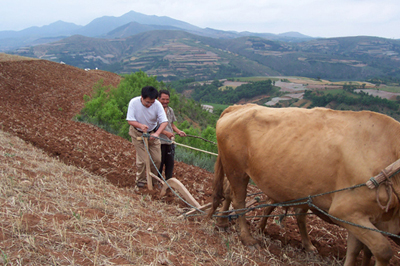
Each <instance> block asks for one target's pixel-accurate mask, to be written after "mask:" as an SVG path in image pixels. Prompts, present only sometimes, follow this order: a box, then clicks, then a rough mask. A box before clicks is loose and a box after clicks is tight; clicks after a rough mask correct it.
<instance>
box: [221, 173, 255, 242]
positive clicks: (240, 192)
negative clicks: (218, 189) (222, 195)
mask: <svg viewBox="0 0 400 266" xmlns="http://www.w3.org/2000/svg"><path fill="white" fill-rule="evenodd" d="M232 176H233V175H232ZM232 176H230V175H228V174H227V177H228V179H229V183H230V186H231V190H232V194H231V195H232V204H233V207H234V208H235V209H237V210H241V209H244V208H246V195H247V185H248V183H249V180H250V177H249V176H248V175H247V174H243V175H242V176H238V175H237V174H236V175H235V176H234V177H233V178H232ZM236 213H237V214H238V215H239V218H238V224H239V228H240V240H241V241H242V243H243V244H244V245H246V246H252V245H256V244H258V243H259V241H257V240H256V239H254V238H253V237H252V236H251V234H250V231H249V228H248V226H247V221H246V216H245V211H237V212H236Z"/></svg>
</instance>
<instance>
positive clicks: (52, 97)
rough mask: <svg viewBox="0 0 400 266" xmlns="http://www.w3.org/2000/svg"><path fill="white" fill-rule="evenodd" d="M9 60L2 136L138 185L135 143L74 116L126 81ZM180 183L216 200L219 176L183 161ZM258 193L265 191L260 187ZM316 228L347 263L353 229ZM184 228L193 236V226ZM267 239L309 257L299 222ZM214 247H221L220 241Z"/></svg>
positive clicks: (320, 242) (1, 98) (4, 66)
mask: <svg viewBox="0 0 400 266" xmlns="http://www.w3.org/2000/svg"><path fill="white" fill-rule="evenodd" d="M2 56H3V57H2ZM2 56H1V54H0V92H1V94H0V129H1V130H2V131H5V132H8V133H11V134H12V135H14V136H17V137H19V138H21V139H23V140H24V141H25V142H27V143H31V144H32V145H34V146H35V147H37V148H40V149H41V150H43V151H45V153H47V154H48V155H50V156H52V157H55V158H58V159H59V160H61V161H62V162H63V163H65V164H67V165H74V166H77V167H79V168H84V169H86V170H87V171H89V172H91V173H93V174H95V175H99V176H102V177H105V178H106V179H107V180H108V182H109V183H111V184H112V185H114V186H115V187H117V188H126V187H133V186H134V176H135V170H136V169H135V166H134V161H135V152H134V146H133V145H132V144H131V142H130V141H128V140H125V139H123V138H121V137H118V136H115V135H112V134H110V133H108V132H106V131H104V130H102V129H100V128H97V127H95V126H92V125H89V124H85V123H80V122H76V121H73V117H74V116H75V115H76V114H78V113H79V112H80V110H81V108H82V107H83V106H84V101H83V96H84V95H85V94H86V95H90V94H91V91H92V88H93V85H94V84H95V83H96V82H98V81H99V80H100V79H102V80H103V81H104V84H106V85H113V86H117V85H118V84H119V82H120V80H121V77H120V76H118V75H116V74H114V73H110V72H105V71H101V70H90V71H84V70H82V69H78V68H75V67H72V66H69V65H65V64H58V63H54V62H50V61H45V60H20V59H22V58H18V57H13V56H5V55H2ZM174 177H176V178H177V179H179V180H180V181H181V182H182V183H183V184H184V185H185V186H186V188H187V189H188V190H189V191H190V192H191V193H192V195H193V196H194V197H195V198H196V199H197V200H198V202H199V203H200V204H206V203H208V202H210V196H211V182H212V178H213V174H212V173H210V172H207V171H205V170H203V169H200V168H197V167H194V166H190V165H186V164H184V163H182V162H176V165H175V169H174ZM252 191H257V189H256V188H252ZM146 194H151V195H152V197H153V199H154V200H160V201H164V202H166V203H167V204H172V205H173V204H174V205H179V206H181V207H182V208H185V207H187V206H186V205H185V204H184V203H183V202H182V201H180V200H179V199H178V198H177V197H176V196H174V195H173V194H172V193H168V194H167V196H164V197H161V196H159V191H158V190H154V191H148V190H147V189H140V190H136V194H133V195H132V197H138V198H139V197H140V196H141V195H146ZM278 213H282V210H278ZM27 219H29V218H27ZM190 219H191V218H190ZM190 219H189V221H191V220H190ZM258 219H259V218H253V219H249V224H250V226H251V230H252V232H254V231H255V230H256V225H257V222H258ZM204 222H208V221H204ZM232 223H233V224H234V223H235V221H232ZM308 225H309V226H308V229H309V234H310V236H311V240H312V243H313V244H314V245H315V247H316V248H317V250H318V254H319V255H320V256H321V257H323V258H331V259H332V260H333V261H339V262H340V261H344V257H345V253H346V237H347V233H346V232H345V230H343V229H341V228H339V227H337V226H335V225H331V224H328V223H325V222H323V221H321V220H320V219H318V218H316V217H315V216H313V215H310V216H308ZM177 230H178V229H177ZM179 230H188V231H189V232H191V229H190V227H188V228H180V229H179ZM227 234H237V232H236V231H234V230H231V231H228V232H227ZM264 234H265V235H266V236H269V237H270V238H271V241H272V242H273V243H272V244H271V245H269V246H268V249H269V252H270V253H271V254H273V255H279V254H281V247H282V246H285V245H289V246H292V247H293V248H295V249H294V250H300V252H304V253H306V252H305V251H301V242H300V235H299V232H298V229H297V225H296V223H295V220H294V219H293V218H287V219H286V224H285V227H284V228H282V227H280V226H278V225H277V223H276V222H274V221H273V219H270V221H269V222H268V225H267V228H266V229H265V232H264ZM201 237H209V238H214V237H216V236H214V235H203V236H201ZM207 243H214V245H221V243H220V242H215V241H214V242H213V241H207ZM246 248H247V247H246ZM259 248H263V247H259ZM393 248H394V253H395V256H394V257H393V259H392V260H391V264H390V265H400V259H399V257H400V254H399V252H400V248H399V247H398V246H396V245H394V244H393ZM296 252H297V251H296ZM257 254H259V253H255V255H254V256H253V257H252V259H253V261H254V265H269V264H268V263H267V264H265V263H262V262H261V260H259V259H258V258H257ZM286 256H289V257H288V258H287V260H286V263H283V264H282V265H302V264H303V265H304V264H307V265H319V264H318V263H316V262H315V261H314V262H313V263H304V261H303V262H298V261H297V262H296V261H292V260H291V258H290V256H291V255H290V253H288V254H287V255H286ZM293 257H294V256H293ZM187 261H188V262H187V263H186V264H184V263H178V262H175V265H194V264H192V263H191V262H190V258H187ZM262 261H268V260H262ZM325 263H326V262H325ZM212 264H213V263H212V262H210V263H205V265H212ZM87 265H89V264H87ZM321 265H322V264H321ZM323 265H327V264H323Z"/></svg>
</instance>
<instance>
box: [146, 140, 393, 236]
mask: <svg viewBox="0 0 400 266" xmlns="http://www.w3.org/2000/svg"><path fill="white" fill-rule="evenodd" d="M188 136H191V135H188ZM145 137H147V138H150V134H148V133H144V134H143V143H144V144H145V146H146V143H145V141H144V138H145ZM151 137H153V138H158V139H162V140H164V141H167V142H170V143H172V144H177V145H181V146H184V147H187V148H190V149H194V150H198V151H202V152H205V153H209V154H212V155H216V156H218V154H215V153H211V152H208V151H203V150H200V149H196V148H193V147H190V146H187V145H183V144H180V143H176V142H175V141H172V140H170V139H163V138H160V137H154V136H151ZM191 137H192V136H191ZM193 137H197V136H193ZM198 138H200V139H203V138H201V137H198ZM203 140H205V139H203ZM207 141H208V140H207ZM209 142H211V143H214V142H212V141H209ZM214 144H216V143H214ZM146 150H147V153H148V156H149V158H150V160H151V162H152V163H153V165H154V166H155V163H154V161H153V159H152V158H151V156H150V153H149V150H148V148H147V146H146ZM155 168H156V169H157V167H155ZM157 172H158V174H159V175H160V176H161V177H162V179H163V181H164V182H165V181H166V180H165V179H164V177H163V176H162V174H161V173H160V172H159V171H158V169H157ZM399 173H400V159H399V160H397V161H395V162H394V163H392V164H391V165H389V166H387V167H386V168H385V169H383V170H382V171H381V172H380V173H379V174H378V175H376V176H374V177H371V178H370V179H369V180H368V181H367V182H366V183H363V184H358V185H354V186H351V187H346V188H342V189H337V190H333V191H329V192H325V193H320V194H316V195H309V196H307V197H304V198H299V199H295V200H290V201H285V202H281V203H274V204H260V205H258V206H255V207H251V208H244V209H234V210H228V211H223V212H216V213H217V214H218V213H220V214H224V213H231V212H235V213H236V214H229V215H213V217H221V218H228V219H229V221H231V220H232V219H237V218H239V216H241V215H245V214H246V213H248V212H250V211H253V210H255V209H259V208H265V207H293V206H299V205H305V204H307V205H308V206H309V207H312V208H314V209H316V210H318V211H319V212H321V213H322V214H324V215H326V216H328V217H329V218H331V219H334V220H336V221H339V222H342V223H346V224H349V225H352V226H356V227H359V228H363V229H367V230H371V231H375V232H378V233H381V234H384V235H388V236H390V237H395V238H399V239H400V236H398V235H395V234H392V233H389V232H385V231H382V230H379V229H375V228H369V227H366V226H363V225H359V224H355V223H352V222H348V221H345V220H342V219H340V218H337V217H335V216H332V215H331V214H329V213H328V212H326V211H324V210H322V209H321V208H319V207H318V206H316V205H315V204H313V202H312V199H313V198H315V197H320V196H324V195H328V194H332V193H337V192H341V191H345V190H351V189H356V188H360V187H363V186H367V187H368V188H369V189H376V201H377V203H378V205H379V207H380V208H382V210H385V212H388V211H389V207H390V204H391V203H392V200H393V194H395V196H396V198H397V200H398V201H399V202H400V197H399V195H398V193H397V192H396V190H395V189H394V188H393V182H392V181H391V180H390V178H391V177H392V176H394V175H396V174H399ZM165 183H166V184H167V185H168V187H169V188H170V189H171V191H172V192H173V193H174V194H175V195H176V196H177V197H178V198H179V199H181V200H182V201H183V202H185V203H186V204H187V205H188V206H190V207H191V208H193V209H196V210H197V211H199V212H200V213H201V214H198V215H197V214H195V215H185V216H186V217H190V216H199V215H204V213H205V212H204V211H202V210H200V209H198V208H196V207H195V206H192V205H191V204H189V203H188V202H187V201H185V200H184V199H183V198H182V197H181V196H179V194H178V193H176V192H175V191H174V190H173V189H172V187H170V186H169V184H168V182H165ZM382 185H385V190H386V194H387V195H388V201H387V203H386V205H383V204H382V203H381V201H380V199H379V190H380V188H381V186H382ZM257 194H261V193H257ZM253 195H256V194H253ZM238 212H241V213H238ZM310 214H313V213H310ZM295 215H304V214H288V213H287V212H286V213H285V214H279V215H257V216H252V217H277V216H278V217H280V219H279V220H280V221H282V220H283V219H284V217H286V216H295Z"/></svg>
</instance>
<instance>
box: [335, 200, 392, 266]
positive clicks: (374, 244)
mask: <svg viewBox="0 0 400 266" xmlns="http://www.w3.org/2000/svg"><path fill="white" fill-rule="evenodd" d="M351 206H352V205H349V204H347V205H344V204H343V205H342V204H341V205H340V206H339V205H338V206H333V207H332V206H331V209H330V210H329V213H330V214H331V215H333V216H334V217H337V218H340V219H343V220H345V221H348V222H351V223H353V224H356V225H361V226H364V227H367V228H372V229H376V227H375V226H374V225H373V224H372V223H371V222H370V221H369V219H368V217H365V216H363V214H362V213H359V212H358V211H357V210H355V209H352V208H351ZM338 224H340V225H341V226H343V227H345V228H346V229H347V230H348V232H349V237H355V238H356V239H357V240H358V241H360V242H361V243H363V244H364V245H365V246H366V247H367V248H368V249H369V250H370V251H371V253H372V255H373V256H374V257H375V266H387V265H389V261H390V259H391V258H392V256H393V251H392V248H391V246H390V242H389V240H388V239H387V238H386V237H385V236H383V235H382V234H381V233H379V232H375V231H372V230H368V229H364V228H360V227H358V226H355V225H351V224H347V223H342V222H338ZM348 241H350V243H348V244H349V245H350V246H349V247H348V249H349V248H350V252H352V253H353V254H352V253H349V252H348V257H346V261H345V264H344V265H345V266H353V265H355V259H356V257H357V256H356V255H358V253H359V252H360V250H361V249H362V247H363V246H361V247H360V246H358V245H359V244H357V243H356V242H355V240H354V239H352V238H348ZM352 243H353V244H354V245H356V247H355V248H354V247H351V245H353V244H352Z"/></svg>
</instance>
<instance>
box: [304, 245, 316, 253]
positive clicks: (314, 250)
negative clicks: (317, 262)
mask: <svg viewBox="0 0 400 266" xmlns="http://www.w3.org/2000/svg"><path fill="white" fill-rule="evenodd" d="M304 249H305V251H307V252H311V253H318V250H317V248H316V247H314V246H313V245H311V246H305V247H304Z"/></svg>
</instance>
